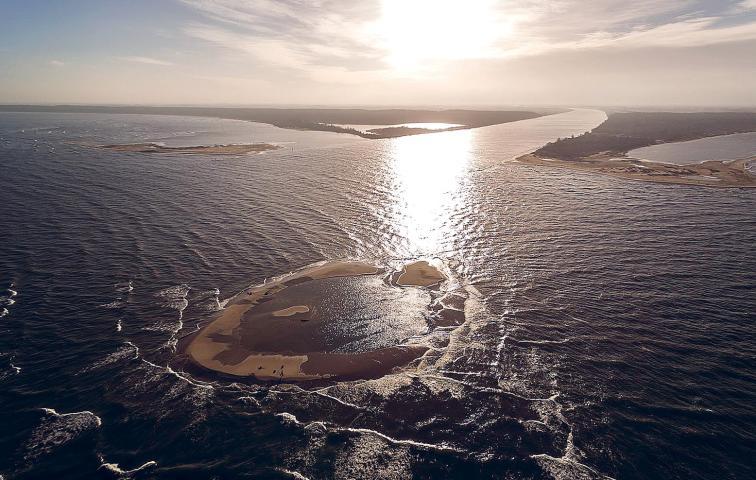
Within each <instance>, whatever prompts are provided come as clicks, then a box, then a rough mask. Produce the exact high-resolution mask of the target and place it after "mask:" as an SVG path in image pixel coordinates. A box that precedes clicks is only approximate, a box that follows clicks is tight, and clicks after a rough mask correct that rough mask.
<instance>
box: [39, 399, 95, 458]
mask: <svg viewBox="0 0 756 480" xmlns="http://www.w3.org/2000/svg"><path fill="white" fill-rule="evenodd" d="M42 411H43V412H45V417H44V418H42V421H41V422H40V424H39V426H38V427H37V428H36V429H35V430H34V431H33V432H32V434H31V436H30V438H29V440H28V441H27V442H26V455H25V458H26V459H27V460H33V459H36V458H38V457H40V456H43V455H46V454H49V453H51V452H52V451H54V450H55V449H57V448H59V447H61V446H63V445H65V444H67V443H70V442H71V441H73V440H76V439H77V438H80V437H82V436H83V435H85V434H87V433H89V432H92V431H93V430H96V429H98V428H100V427H101V426H102V420H101V419H100V417H98V416H97V415H95V414H94V413H92V412H90V411H89V410H84V411H81V412H72V413H58V412H57V411H55V409H53V408H42Z"/></svg>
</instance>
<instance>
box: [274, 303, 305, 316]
mask: <svg viewBox="0 0 756 480" xmlns="http://www.w3.org/2000/svg"><path fill="white" fill-rule="evenodd" d="M309 311H310V307H308V306H307V305H294V306H293V307H288V308H284V309H281V310H276V311H275V312H273V316H274V317H290V316H292V315H296V314H297V313H307V312H309Z"/></svg>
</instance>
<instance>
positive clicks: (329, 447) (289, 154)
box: [0, 111, 756, 479]
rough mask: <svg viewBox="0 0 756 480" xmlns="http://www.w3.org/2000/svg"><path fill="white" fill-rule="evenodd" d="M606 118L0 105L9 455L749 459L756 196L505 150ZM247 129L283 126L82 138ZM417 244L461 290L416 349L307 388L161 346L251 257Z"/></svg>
mask: <svg viewBox="0 0 756 480" xmlns="http://www.w3.org/2000/svg"><path fill="white" fill-rule="evenodd" d="M603 118H604V117H603V114H601V113H600V112H595V111H575V112H570V113H567V114H562V115H557V116H551V117H545V118H541V119H535V120H528V121H523V122H517V123H514V124H510V125H501V126H495V127H488V128H483V129H477V130H470V131H458V132H451V133H441V134H433V135H424V136H417V137H406V138H401V139H393V140H375V141H366V140H361V139H355V138H352V137H344V136H341V135H335V134H327V133H322V136H321V133H320V132H292V131H285V132H282V131H279V130H278V129H274V128H273V127H264V126H259V125H254V124H244V123H243V122H226V121H221V120H213V119H196V118H195V119H183V118H179V117H146V116H108V115H66V114H12V113H4V114H2V115H0V172H1V174H0V296H2V298H0V302H2V306H0V311H2V312H3V313H2V314H3V316H2V317H1V318H0V406H1V408H0V432H1V433H0V474H1V475H2V476H3V477H4V478H6V479H16V478H18V479H32V478H35V479H36V478H40V479H50V478H98V477H103V478H119V477H127V476H131V477H135V478H158V479H185V478H224V479H225V478H302V477H306V478H396V479H399V478H410V477H415V478H455V477H456V478H475V477H479V478H557V479H572V478H601V477H602V476H610V477H614V478H623V479H624V478H660V479H670V478H680V479H683V478H685V479H688V478H708V479H720V478H732V479H736V478H737V479H741V478H753V477H754V476H755V475H754V474H755V473H756V468H755V466H754V459H755V458H756V447H755V445H756V434H755V433H754V432H756V359H755V356H756V333H754V328H753V322H754V320H755V319H756V258H755V256H754V255H753V251H754V245H756V215H755V214H754V212H756V191H753V190H738V189H707V188H696V187H685V186H672V185H655V184H645V183H639V182H627V181H623V180H620V179H615V178H611V177H602V176H598V175H589V174H579V173H574V172H569V171H566V170H559V169H548V168H535V167H531V166H525V165H521V164H517V163H513V162H511V161H510V160H511V159H512V158H514V157H515V156H517V155H519V154H523V153H526V152H528V151H532V150H534V149H535V148H537V147H538V146H540V145H542V144H544V143H546V142H548V141H551V140H554V139H556V138H558V137H565V136H569V135H571V134H578V133H581V132H583V131H586V130H589V129H590V128H592V127H594V126H596V125H597V124H598V123H600V122H601V121H602V120H603ZM251 132H254V138H253V140H254V141H280V142H284V141H285V142H290V143H287V145H289V146H291V147H292V148H287V149H284V150H280V151H276V152H272V153H266V154H263V155H254V156H241V157H218V156H180V155H175V156H172V155H167V156H149V155H142V154H136V153H119V152H112V151H104V150H100V149H98V148H96V145H97V144H100V143H117V142H128V141H143V140H151V139H161V140H160V141H164V142H166V143H172V144H173V143H176V144H178V143H184V144H195V143H196V144H206V143H214V142H219V143H229V142H235V141H238V142H245V141H249V139H248V138H249V136H250V135H251V134H252V133H251ZM299 134H301V137H300V136H298V135H299ZM428 257H435V258H439V259H441V260H442V261H444V262H445V263H446V265H447V266H448V267H449V268H450V269H451V270H452V271H453V272H454V273H455V276H456V277H458V278H459V279H460V282H462V283H463V284H464V285H463V286H464V287H465V288H468V289H469V290H470V291H471V292H473V293H474V295H473V297H472V298H471V299H470V300H468V302H467V304H466V307H467V321H466V323H465V324H464V325H463V326H461V327H459V328H458V329H456V330H454V329H438V330H436V331H434V333H433V335H432V336H431V337H432V338H429V339H428V340H427V341H428V343H429V344H430V345H431V346H433V347H434V348H433V349H432V350H431V351H430V352H429V353H428V354H427V355H426V357H425V358H424V359H423V361H422V362H421V363H420V364H419V365H418V366H416V367H413V368H410V369H408V370H406V371H402V372H397V373H395V374H392V375H389V376H387V377H384V378H382V379H378V380H370V381H357V382H344V383H337V384H333V385H327V386H321V387H318V388H307V389H305V388H302V387H300V386H297V385H288V384H254V383H242V382H237V383H233V382H230V381H228V380H224V381H221V380H217V381H208V380H207V379H206V378H196V377H194V376H192V375H191V374H189V373H186V372H183V371H182V370H181V368H180V367H179V366H178V365H177V363H176V354H175V352H174V348H175V345H176V341H177V339H179V338H180V337H182V336H184V335H186V334H189V333H191V332H192V331H194V330H196V328H197V325H198V324H200V323H202V322H205V321H207V320H208V319H210V318H212V316H213V314H214V312H216V311H217V310H218V309H219V308H221V307H222V305H223V301H224V300H225V299H227V298H228V297H230V296H231V295H233V294H234V293H236V292H238V291H239V290H241V289H243V288H245V287H246V286H247V285H250V284H253V283H258V282H262V281H263V280H264V279H265V278H266V277H270V276H274V275H278V274H282V273H285V272H288V271H291V270H294V269H297V268H300V267H302V266H305V265H308V264H311V263H313V262H317V261H321V260H329V259H340V258H363V259H367V260H371V261H377V262H379V263H383V264H385V265H389V266H398V265H401V264H402V263H404V262H406V261H407V260H408V259H415V258H428ZM16 292H17V293H16ZM152 462H154V463H152ZM115 464H118V466H117V467H116V466H115ZM139 467H143V468H141V470H139V471H136V472H131V473H127V472H128V471H129V470H133V469H137V468H139Z"/></svg>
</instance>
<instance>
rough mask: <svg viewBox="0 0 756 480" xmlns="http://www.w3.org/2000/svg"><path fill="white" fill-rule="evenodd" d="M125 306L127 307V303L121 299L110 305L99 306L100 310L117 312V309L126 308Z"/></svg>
mask: <svg viewBox="0 0 756 480" xmlns="http://www.w3.org/2000/svg"><path fill="white" fill-rule="evenodd" d="M125 305H126V302H124V301H123V300H121V299H120V298H119V299H116V300H113V301H112V302H110V303H103V304H102V305H98V306H99V307H100V308H109V309H111V310H116V309H119V308H122V307H124V306H125Z"/></svg>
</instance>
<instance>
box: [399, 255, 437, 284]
mask: <svg viewBox="0 0 756 480" xmlns="http://www.w3.org/2000/svg"><path fill="white" fill-rule="evenodd" d="M444 280H446V275H444V274H443V273H441V271H440V270H439V269H437V268H436V267H434V266H433V265H431V264H430V263H428V262H426V261H425V260H421V261H419V262H414V263H410V264H409V265H405V267H404V269H403V270H402V274H401V275H399V278H398V279H397V281H396V283H397V285H401V286H403V287H431V286H435V285H438V284H439V283H441V282H443V281H444Z"/></svg>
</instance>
